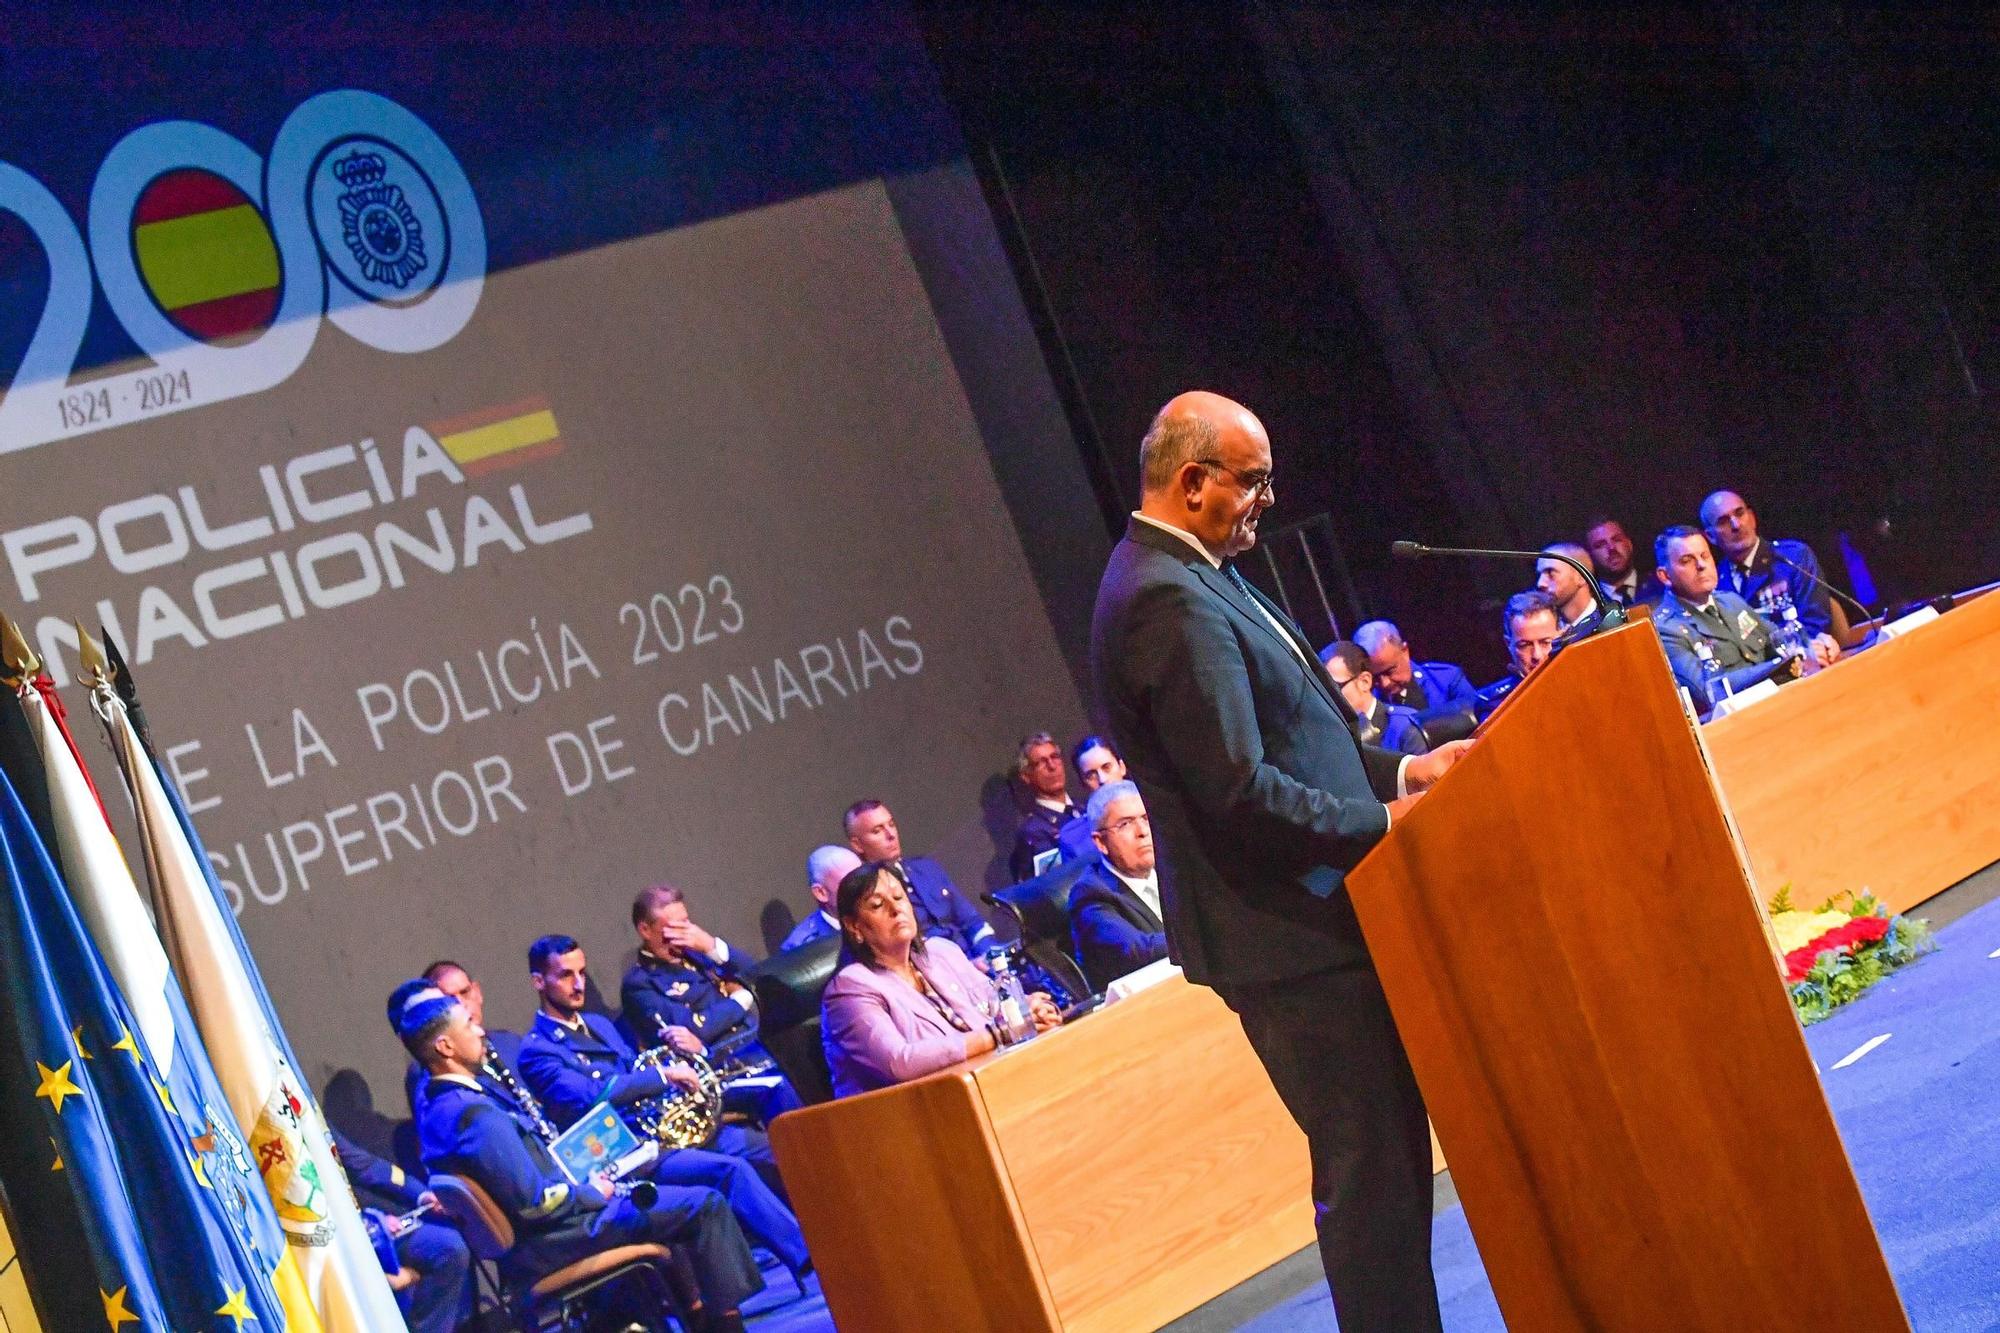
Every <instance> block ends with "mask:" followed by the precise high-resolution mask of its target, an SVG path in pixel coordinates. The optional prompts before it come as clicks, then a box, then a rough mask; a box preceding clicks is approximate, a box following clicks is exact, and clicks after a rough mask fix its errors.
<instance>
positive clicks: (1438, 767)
mask: <svg viewBox="0 0 2000 1333" xmlns="http://www.w3.org/2000/svg"><path fill="white" fill-rule="evenodd" d="M1471 748H1472V742H1471V741H1470V740H1462V741H1447V742H1445V743H1444V744H1443V745H1440V746H1438V747H1437V749H1435V750H1432V751H1430V752H1429V753H1428V754H1420V755H1418V756H1417V757H1416V758H1414V759H1412V760H1411V761H1410V766H1409V767H1408V768H1406V769H1404V770H1403V782H1404V785H1406V786H1407V787H1408V788H1409V789H1410V791H1411V792H1412V793H1416V792H1420V791H1428V790H1429V789H1430V788H1431V787H1432V786H1433V785H1435V784H1436V782H1437V780H1438V779H1439V778H1441V777H1443V776H1444V775H1445V773H1446V772H1447V771H1449V770H1450V768H1451V766H1452V765H1453V764H1455V763H1457V762H1458V761H1459V760H1461V759H1463V758H1465V754H1466V751H1468V750H1470V749H1471ZM1390 808H1391V809H1392V810H1393V809H1394V807H1393V806H1392V807H1390Z"/></svg>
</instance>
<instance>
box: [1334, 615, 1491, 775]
mask: <svg viewBox="0 0 2000 1333" xmlns="http://www.w3.org/2000/svg"><path fill="white" fill-rule="evenodd" d="M1354 641H1355V642H1356V643H1358V644H1360V645H1361V651H1363V652H1365V653H1367V654H1368V669H1369V670H1370V671H1371V672H1372V673H1373V674H1374V676H1375V693H1377V694H1379V695H1381V696H1382V701H1383V702H1384V703H1392V704H1401V705H1402V706H1403V707H1405V708H1414V709H1416V710H1417V720H1418V721H1419V722H1421V723H1423V726H1424V731H1425V732H1426V733H1427V734H1428V735H1429V736H1430V738H1431V743H1432V744H1439V743H1441V742H1443V741H1446V740H1454V739H1457V738H1459V737H1461V736H1466V735H1469V734H1471V731H1472V725H1473V710H1474V708H1475V707H1476V706H1477V699H1478V692H1477V691H1476V690H1474V689H1473V687H1472V682H1471V681H1470V680H1468V679H1466V675H1465V672H1464V671H1463V670H1462V669H1461V668H1459V667H1455V666H1453V665H1452V664H1451V663H1449V662H1419V661H1416V660H1415V659H1414V658H1413V657H1412V655H1411V653H1410V645H1409V644H1407V643H1405V642H1404V641H1403V631H1401V630H1399V629H1397V628H1396V627H1395V625H1393V624H1391V623H1390V622H1389V621H1386V620H1371V621H1369V622H1368V623H1367V624H1365V625H1363V626H1362V627H1361V628H1360V629H1357V630H1355V631H1354Z"/></svg>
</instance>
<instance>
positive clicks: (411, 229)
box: [333, 148, 430, 291]
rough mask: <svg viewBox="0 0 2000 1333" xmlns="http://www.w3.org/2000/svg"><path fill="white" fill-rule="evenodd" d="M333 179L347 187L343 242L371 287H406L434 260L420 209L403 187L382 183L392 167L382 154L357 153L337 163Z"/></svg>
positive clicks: (343, 195)
mask: <svg viewBox="0 0 2000 1333" xmlns="http://www.w3.org/2000/svg"><path fill="white" fill-rule="evenodd" d="M333 174H334V176H335V178H336V179H338V180H339V181H340V183H341V184H342V185H343V186H345V187H347V188H346V189H345V190H344V191H343V192H342V193H341V195H340V196H339V202H340V239H341V240H343V241H345V242H346V243H347V249H348V252H349V253H350V254H352V255H353V256H354V262H355V263H356V264H357V265H359V266H360V268H361V272H362V274H363V275H364V276H365V277H366V278H367V279H368V280H369V281H370V282H378V283H385V284H387V285H389V286H391V287H394V288H396V289H397V290H399V291H400V290H403V289H405V288H407V287H408V286H409V285H410V283H411V282H413V281H415V279H416V277H417V275H418V274H420V273H422V272H423V271H424V269H425V267H427V266H428V265H429V263H430V256H429V255H428V254H426V253H425V251H424V228H423V223H421V222H420V221H418V219H417V213H416V210H415V209H413V208H411V207H410V201H409V200H408V199H406V198H404V197H403V189H402V187H401V186H399V185H396V184H395V183H393V182H391V181H388V180H386V179H384V178H385V177H386V176H387V175H388V163H387V162H385V161H383V159H382V155H381V154H380V153H375V152H367V151H364V150H362V149H360V148H356V149H355V150H354V151H353V152H352V153H350V154H348V155H347V156H346V157H343V158H338V159H336V160H335V161H334V164H333Z"/></svg>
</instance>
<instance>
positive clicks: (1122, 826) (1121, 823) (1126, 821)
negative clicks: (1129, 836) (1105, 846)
mask: <svg viewBox="0 0 2000 1333" xmlns="http://www.w3.org/2000/svg"><path fill="white" fill-rule="evenodd" d="M1140 825H1144V826H1145V827H1146V828H1148V829H1150V828H1152V827H1153V821H1152V820H1151V819H1148V818H1147V817H1146V816H1145V815H1127V816H1125V818H1123V819H1118V820H1113V821H1112V822H1111V823H1109V824H1106V825H1105V826H1104V829H1103V832H1104V835H1105V836H1106V837H1114V836H1116V835H1118V834H1121V833H1124V832H1127V831H1128V830H1130V829H1135V828H1138V827H1139V826H1140Z"/></svg>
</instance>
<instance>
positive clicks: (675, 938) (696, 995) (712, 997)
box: [619, 884, 800, 1125]
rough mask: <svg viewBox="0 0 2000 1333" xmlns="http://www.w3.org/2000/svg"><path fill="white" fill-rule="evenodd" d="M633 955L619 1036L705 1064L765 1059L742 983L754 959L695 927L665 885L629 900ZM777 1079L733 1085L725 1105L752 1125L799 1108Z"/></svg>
mask: <svg viewBox="0 0 2000 1333" xmlns="http://www.w3.org/2000/svg"><path fill="white" fill-rule="evenodd" d="M632 929H633V930H635V931H637V932H638V934H639V957H638V961H636V962H635V963H633V964H632V967H631V969H630V970H628V971H627V972H626V973H625V980H624V983H623V984H622V985H621V986H620V987H619V999H620V1002H621V1004H622V1006H623V1012H622V1014H621V1017H622V1018H623V1020H624V1023H625V1031H626V1032H627V1033H628V1034H630V1036H631V1037H632V1039H633V1040H634V1041H635V1042H638V1043H639V1044H640V1045H643V1046H653V1045H657V1044H659V1043H660V1042H661V1041H666V1042H670V1043H672V1044H673V1046H674V1047H675V1048H676V1049H678V1050H683V1051H691V1052H693V1053H694V1054H696V1055H699V1056H703V1057H705V1058H706V1059H707V1060H708V1061H709V1063H710V1064H723V1065H726V1064H727V1063H728V1062H729V1061H730V1060H731V1059H735V1060H740V1061H742V1062H743V1063H745V1064H750V1065H763V1064H768V1063H769V1062H770V1057H769V1056H767V1055H766V1054H765V1053H764V1048H763V1047H762V1046H761V1045H760V1044H758V1041H757V996H756V994H755V993H754V992H753V991H751V989H750V987H749V986H748V985H747V984H746V983H745V982H744V980H743V976H744V973H745V972H746V971H747V970H748V968H749V966H750V964H751V963H753V962H755V961H756V960H755V959H752V958H746V957H744V955H743V954H742V953H741V952H739V951H737V950H734V949H732V948H730V946H729V941H727V940H724V939H721V938H718V937H717V936H715V935H713V934H711V933H709V932H708V931H706V930H704V929H702V928H701V926H699V925H697V924H696V923H695V921H694V919H693V918H692V917H690V916H689V915H688V908H687V899H686V897H685V896H684V895H683V894H682V893H681V891H680V890H679V889H677V888H675V887H674V886H673V885H671V884H655V885H653V886H652V887H651V888H648V889H641V890H640V891H639V896H638V897H636V898H634V899H633V900H632ZM799 1104H800V1103H799V1098H798V1094H797V1093H795V1092H793V1091H792V1085H791V1084H789V1083H787V1082H785V1080H784V1079H783V1078H782V1077H779V1078H777V1079H776V1080H775V1081H771V1080H768V1079H758V1080H755V1081H749V1082H745V1083H743V1084H740V1085H735V1084H732V1085H731V1086H730V1088H729V1090H728V1095H727V1100H726V1102H725V1105H727V1107H728V1109H729V1110H730V1111H731V1112H733V1113H735V1114H738V1115H742V1116H747V1117H748V1118H749V1119H750V1120H752V1121H754V1122H755V1123H756V1124H758V1125H767V1124H769V1123H770V1122H771V1121H772V1120H774V1119H776V1118H777V1117H778V1116H780V1115H783V1114H784V1113H785V1112H786V1111H795V1110H797V1109H798V1107H799Z"/></svg>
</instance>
